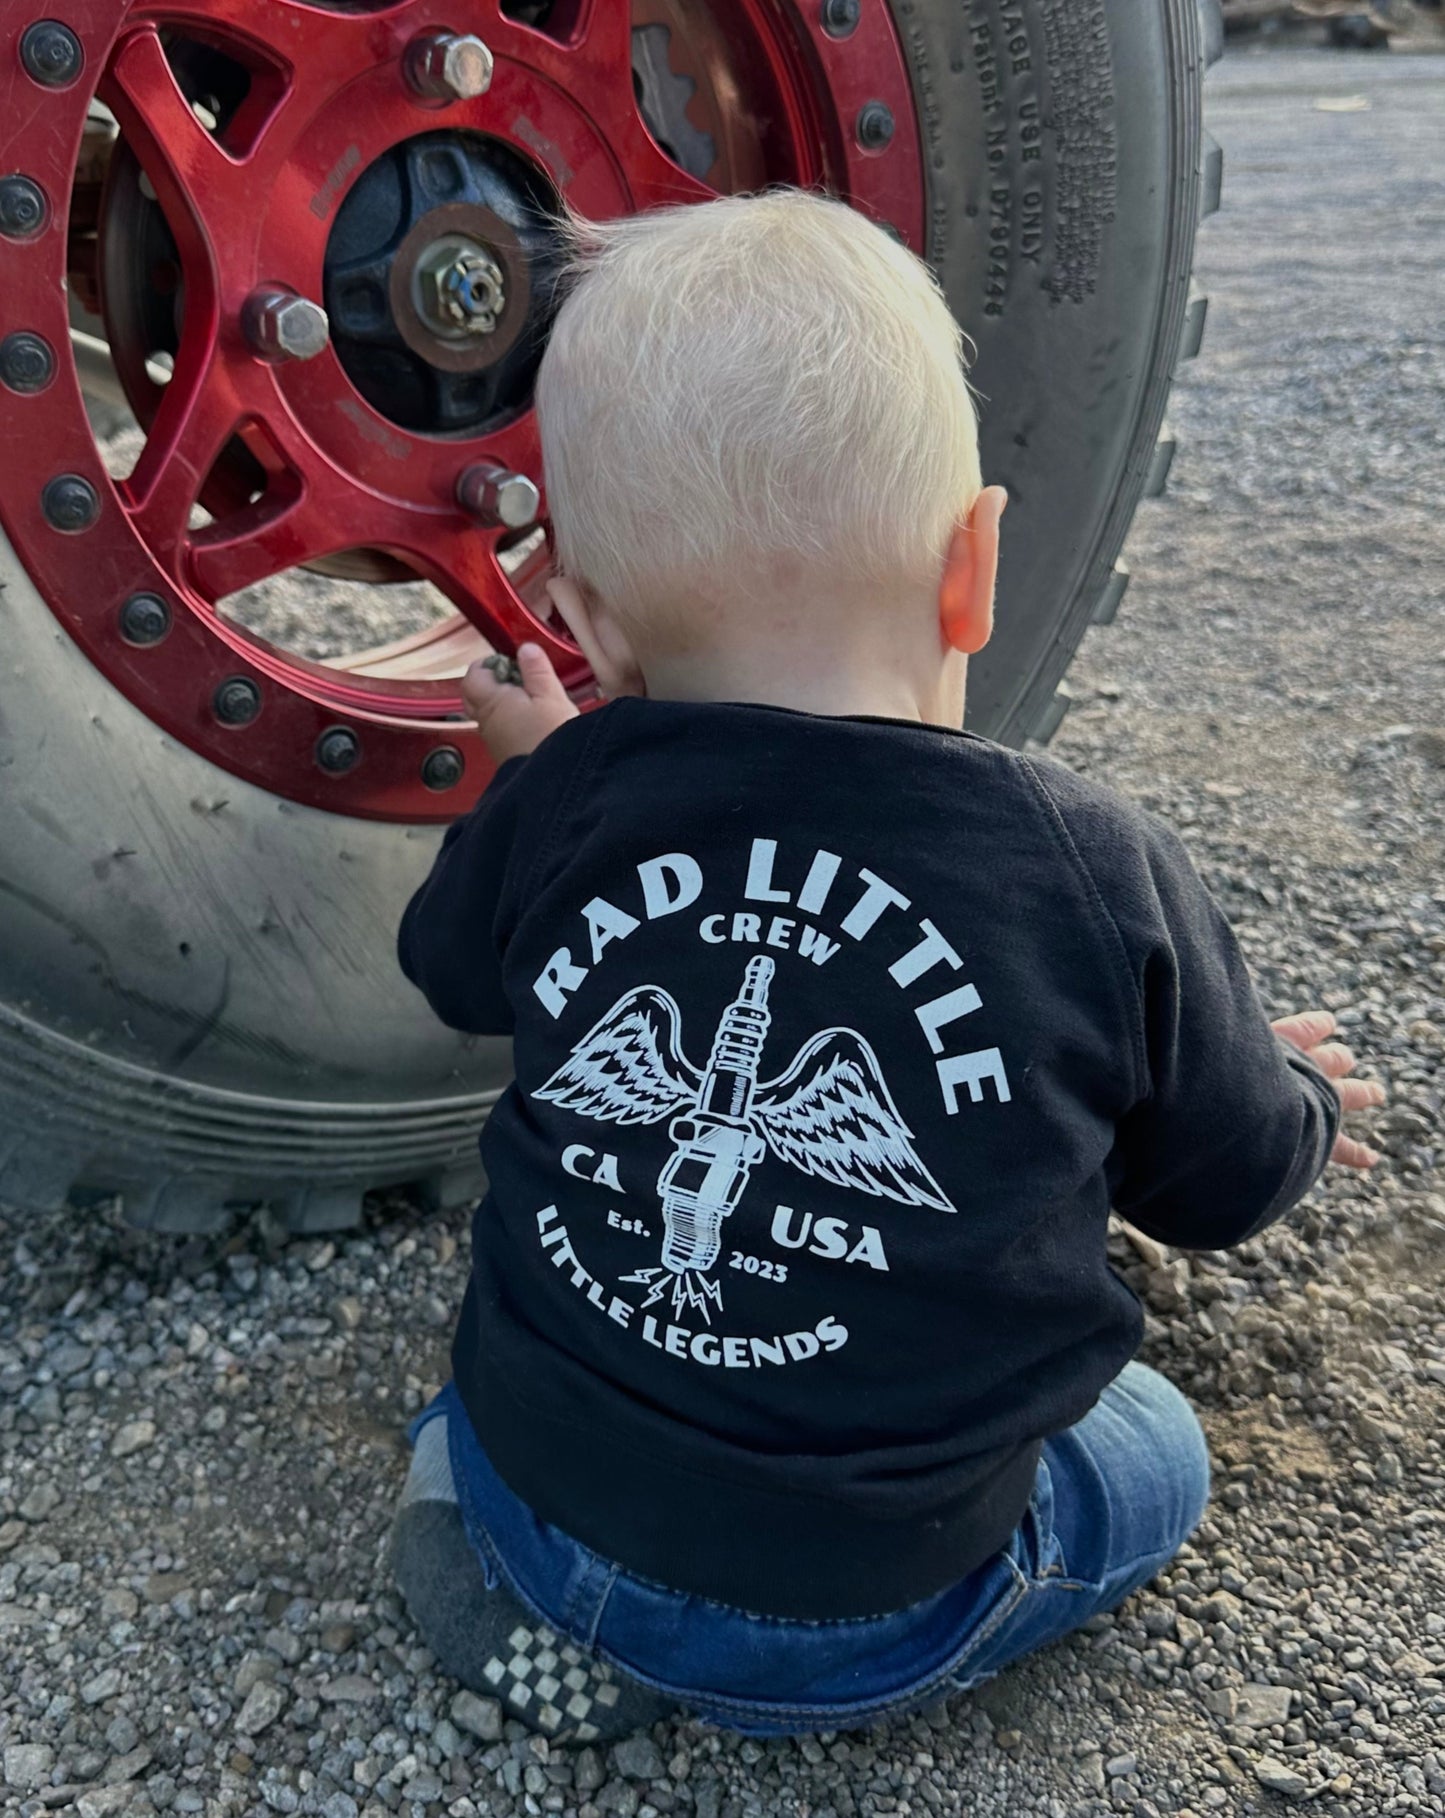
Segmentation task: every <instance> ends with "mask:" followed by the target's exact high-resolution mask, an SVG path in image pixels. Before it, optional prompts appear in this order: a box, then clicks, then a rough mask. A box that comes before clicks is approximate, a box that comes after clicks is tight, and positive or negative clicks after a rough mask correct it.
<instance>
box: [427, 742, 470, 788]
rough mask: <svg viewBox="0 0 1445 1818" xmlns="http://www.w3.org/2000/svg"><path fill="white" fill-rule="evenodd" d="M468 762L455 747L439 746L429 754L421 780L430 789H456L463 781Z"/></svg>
mask: <svg viewBox="0 0 1445 1818" xmlns="http://www.w3.org/2000/svg"><path fill="white" fill-rule="evenodd" d="M465 769H466V761H465V760H464V759H463V757H462V754H461V752H460V751H458V750H457V748H456V746H455V745H438V746H437V748H436V750H435V751H429V752H428V753H427V757H426V762H425V763H424V764H423V765H422V767H421V780H422V781H423V782H424V783H425V784H426V786H427V788H428V789H455V788H456V786H457V784H458V783H459V782H461V780H462V772H463V771H464V770H465Z"/></svg>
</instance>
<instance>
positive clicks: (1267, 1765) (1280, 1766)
mask: <svg viewBox="0 0 1445 1818" xmlns="http://www.w3.org/2000/svg"><path fill="white" fill-rule="evenodd" d="M1254 1777H1255V1779H1256V1780H1257V1781H1258V1782H1259V1784H1260V1785H1261V1786H1262V1787H1267V1788H1268V1789H1269V1791H1270V1792H1271V1793H1283V1794H1284V1796H1285V1798H1286V1799H1303V1798H1304V1796H1305V1794H1306V1793H1307V1792H1308V1791H1309V1787H1310V1783H1309V1781H1308V1780H1306V1779H1305V1777H1304V1775H1303V1774H1301V1773H1299V1772H1298V1771H1297V1770H1296V1769H1294V1768H1292V1767H1290V1766H1289V1764H1288V1763H1287V1762H1284V1761H1276V1760H1275V1758H1274V1756H1273V1755H1265V1756H1262V1757H1261V1758H1260V1760H1258V1761H1256V1762H1255V1764H1254Z"/></svg>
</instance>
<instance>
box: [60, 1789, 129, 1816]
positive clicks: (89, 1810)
mask: <svg viewBox="0 0 1445 1818" xmlns="http://www.w3.org/2000/svg"><path fill="white" fill-rule="evenodd" d="M135 1801H136V1792H135V1788H134V1787H133V1786H96V1787H91V1788H90V1790H89V1791H88V1792H84V1793H82V1794H81V1795H80V1797H79V1799H77V1800H76V1802H75V1810H76V1812H77V1814H78V1818H117V1814H118V1813H121V1812H126V1811H128V1810H129V1809H130V1808H131V1807H132V1806H133V1805H134V1804H135Z"/></svg>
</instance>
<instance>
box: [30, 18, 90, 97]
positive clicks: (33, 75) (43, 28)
mask: <svg viewBox="0 0 1445 1818" xmlns="http://www.w3.org/2000/svg"><path fill="white" fill-rule="evenodd" d="M20 61H21V62H22V63H23V64H24V65H25V73H26V74H27V75H28V76H29V77H30V79H31V80H32V81H33V82H38V83H39V84H40V86H41V87H42V88H68V87H69V86H70V84H71V83H72V82H74V80H75V78H76V77H77V76H78V75H79V74H80V72H81V69H82V67H83V65H84V63H85V52H84V51H83V50H82V49H81V48H80V40H79V38H77V37H76V35H75V33H74V32H73V31H71V29H70V27H69V26H68V25H62V24H61V23H60V21H59V20H58V19H37V20H36V21H35V23H34V25H30V26H27V27H26V29H25V34H24V36H23V37H22V38H21V40H20Z"/></svg>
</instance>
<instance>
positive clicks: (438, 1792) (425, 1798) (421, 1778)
mask: <svg viewBox="0 0 1445 1818" xmlns="http://www.w3.org/2000/svg"><path fill="white" fill-rule="evenodd" d="M401 1796H402V1798H403V1799H414V1800H416V1801H417V1803H418V1804H419V1805H430V1804H431V1803H432V1801H433V1800H434V1799H440V1798H441V1796H442V1783H441V1780H440V1778H439V1777H438V1776H437V1775H436V1774H433V1773H432V1771H431V1770H430V1768H423V1770H422V1771H421V1773H419V1774H413V1775H412V1777H411V1779H410V1780H408V1781H407V1783H406V1785H405V1786H404V1787H403V1788H402V1789H401Z"/></svg>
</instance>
